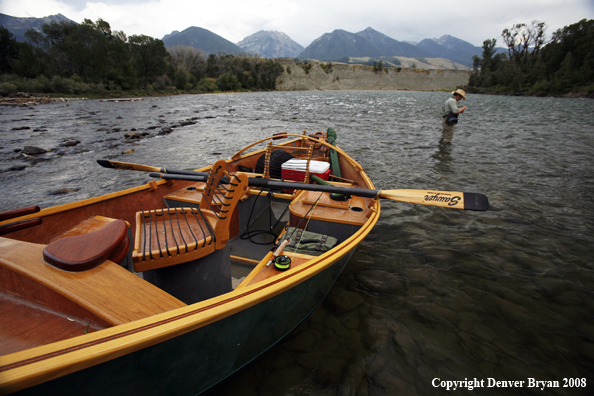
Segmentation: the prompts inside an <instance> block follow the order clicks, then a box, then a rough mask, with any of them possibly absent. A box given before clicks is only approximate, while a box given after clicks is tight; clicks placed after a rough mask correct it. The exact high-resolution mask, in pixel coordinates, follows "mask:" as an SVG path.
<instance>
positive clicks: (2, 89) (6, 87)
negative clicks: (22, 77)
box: [0, 82, 18, 96]
mask: <svg viewBox="0 0 594 396" xmlns="http://www.w3.org/2000/svg"><path fill="white" fill-rule="evenodd" d="M17 91H18V88H17V86H16V85H14V84H13V83H9V82H3V83H0V96H6V95H10V94H12V93H15V92H17Z"/></svg>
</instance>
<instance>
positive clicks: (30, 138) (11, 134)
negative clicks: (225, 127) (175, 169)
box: [0, 96, 219, 173]
mask: <svg viewBox="0 0 594 396" xmlns="http://www.w3.org/2000/svg"><path fill="white" fill-rule="evenodd" d="M12 99H15V100H13V101H12V104H13V106H21V107H26V108H27V109H23V110H21V109H18V110H17V109H15V111H17V113H12V112H11V113H10V115H9V116H8V117H9V118H10V119H9V122H10V123H11V124H13V125H11V126H10V127H9V128H6V129H5V134H6V137H7V138H8V140H5V141H4V144H2V145H0V164H2V166H0V173H2V172H11V171H22V170H24V169H27V168H30V167H33V166H35V165H37V164H39V163H42V162H48V161H55V160H57V159H59V158H61V157H64V156H72V155H80V154H84V153H88V152H91V151H95V152H107V153H109V154H106V155H105V156H106V157H107V158H110V157H117V156H120V155H126V154H131V153H134V151H135V146H136V145H138V144H141V143H142V142H143V141H145V140H147V139H151V138H155V137H160V136H164V135H168V134H170V133H172V132H173V131H174V130H175V129H177V128H183V127H186V126H189V125H194V124H196V123H198V122H199V120H205V119H212V118H215V117H217V116H219V114H216V115H210V114H204V115H202V116H195V117H190V118H186V119H175V118H174V119H169V120H168V119H167V118H169V117H166V114H165V113H163V114H158V115H157V116H156V119H153V120H152V121H151V120H142V121H140V120H138V119H137V118H133V117H129V118H130V119H127V118H128V117H125V116H122V115H120V116H117V117H116V118H115V119H111V118H105V117H103V115H104V114H105V111H101V110H100V109H99V108H97V110H96V111H89V112H86V113H85V112H79V111H76V110H75V111H74V112H70V113H68V115H67V116H65V117H66V118H68V120H67V121H66V123H67V124H69V125H70V126H71V125H75V126H76V130H77V134H76V135H73V136H68V135H67V136H63V135H62V134H61V129H62V128H61V127H60V126H57V125H55V124H54V120H48V119H47V118H44V116H42V115H41V113H39V111H38V110H37V109H36V107H35V106H34V104H42V103H50V102H62V101H64V102H69V101H70V99H64V100H56V99H51V100H49V101H46V99H48V98H44V97H42V96H27V97H22V98H12ZM17 99H21V101H22V102H23V104H20V105H19V104H17V103H18V100H17ZM25 99H29V101H25ZM32 99H33V100H35V102H32V101H31V100H32ZM154 100H159V99H157V98H153V99H152V100H151V101H150V102H149V104H147V105H145V106H143V107H144V112H145V113H151V112H152V111H158V109H159V106H158V105H157V104H152V103H151V102H153V101H154ZM128 101H141V102H142V98H140V99H134V100H127V99H117V100H115V99H113V100H100V101H97V100H95V101H89V102H90V103H92V104H90V105H89V107H93V106H95V107H96V106H97V104H99V103H102V102H128ZM78 102H79V104H81V102H82V101H78ZM85 102H86V101H85ZM71 105H73V104H72V103H65V104H64V106H71ZM54 106H59V105H58V104H55V105H54ZM115 106H117V105H115ZM53 109H54V108H53V107H52V109H51V110H50V109H49V108H45V111H48V110H49V111H50V112H51V111H52V110H53ZM7 111H8V110H7ZM23 111H28V112H29V113H26V114H25V113H21V112H23ZM102 113H103V114H102ZM7 114H9V113H7ZM134 120H136V121H134ZM147 122H148V124H152V125H144V126H143V125H142V124H143V123H147ZM134 123H138V124H141V125H134ZM14 124H17V125H14ZM93 125H96V126H95V127H94V126H93Z"/></svg>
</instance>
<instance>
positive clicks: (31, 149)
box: [21, 146, 48, 155]
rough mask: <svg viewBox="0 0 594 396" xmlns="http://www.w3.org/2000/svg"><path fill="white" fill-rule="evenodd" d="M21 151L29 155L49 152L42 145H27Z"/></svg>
mask: <svg viewBox="0 0 594 396" xmlns="http://www.w3.org/2000/svg"><path fill="white" fill-rule="evenodd" d="M21 152H22V153H23V154H27V155H35V154H43V153H47V152H48V150H45V149H42V148H41V147H36V146H25V147H24V148H23V149H22V150H21Z"/></svg>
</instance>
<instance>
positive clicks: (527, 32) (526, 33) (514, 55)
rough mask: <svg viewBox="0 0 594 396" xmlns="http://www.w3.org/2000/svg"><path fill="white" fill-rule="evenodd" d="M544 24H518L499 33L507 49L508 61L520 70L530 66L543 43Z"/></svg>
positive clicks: (534, 22) (533, 22) (535, 22)
mask: <svg viewBox="0 0 594 396" xmlns="http://www.w3.org/2000/svg"><path fill="white" fill-rule="evenodd" d="M545 30H546V24H545V23H544V22H539V21H532V23H531V24H530V25H526V24H525V23H518V24H516V25H514V26H512V28H511V29H504V30H503V32H502V33H501V37H503V41H504V42H505V44H506V45H507V48H508V57H509V60H510V61H512V62H514V63H515V64H516V65H517V66H518V67H520V69H524V70H525V69H526V68H527V67H530V66H532V64H533V62H534V61H535V60H536V58H537V57H538V54H539V53H540V50H541V48H542V46H543V45H544V43H545Z"/></svg>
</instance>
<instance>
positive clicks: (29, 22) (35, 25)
mask: <svg viewBox="0 0 594 396" xmlns="http://www.w3.org/2000/svg"><path fill="white" fill-rule="evenodd" d="M54 21H55V22H72V23H76V22H74V21H72V20H70V19H68V18H66V17H65V16H64V15H62V14H57V15H50V16H46V17H43V18H17V17H12V16H10V15H5V14H0V26H4V27H5V28H6V29H8V31H9V32H10V33H12V35H13V36H14V38H15V40H16V41H21V42H24V41H25V32H26V31H27V30H30V29H33V30H36V31H38V32H41V25H43V24H44V23H50V22H54Z"/></svg>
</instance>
